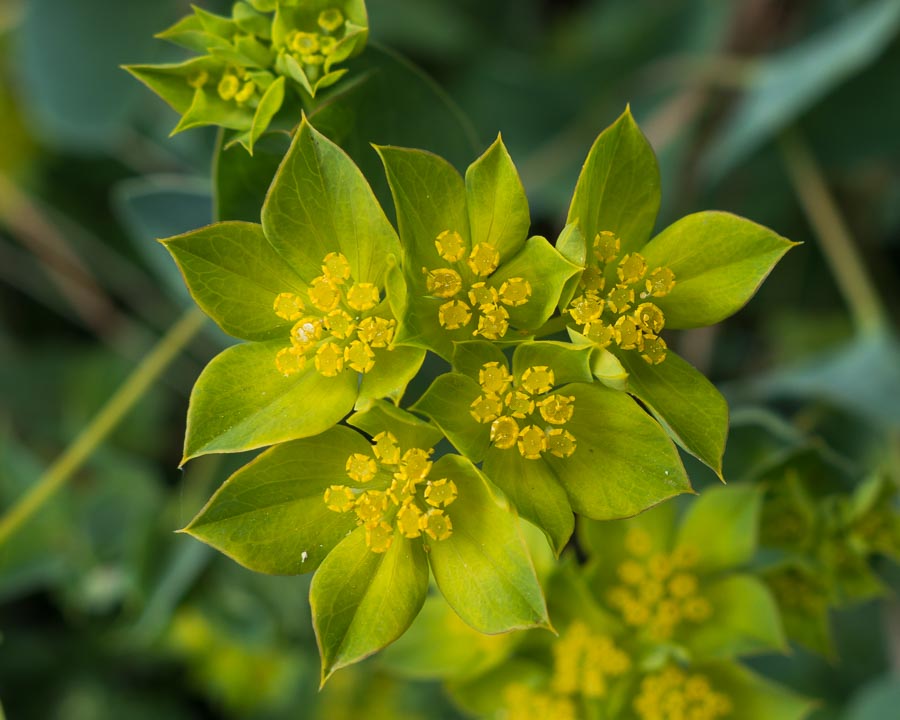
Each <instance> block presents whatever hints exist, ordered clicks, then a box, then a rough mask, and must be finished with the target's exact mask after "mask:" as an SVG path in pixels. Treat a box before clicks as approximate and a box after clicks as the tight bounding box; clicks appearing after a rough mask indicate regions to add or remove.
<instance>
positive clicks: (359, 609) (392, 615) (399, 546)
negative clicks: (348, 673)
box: [309, 527, 428, 684]
mask: <svg viewBox="0 0 900 720" xmlns="http://www.w3.org/2000/svg"><path fill="white" fill-rule="evenodd" d="M427 593H428V562H427V561H426V559H425V550H424V549H423V547H422V543H421V542H419V541H418V540H408V539H407V538H405V537H403V535H401V534H400V533H399V532H395V533H394V540H393V542H392V543H391V547H390V548H389V549H388V551H387V552H384V553H374V552H372V551H371V550H369V548H368V547H367V546H366V528H364V527H359V528H357V529H356V530H354V531H353V532H352V533H350V534H349V535H348V536H347V537H346V538H344V540H343V541H342V542H341V543H340V544H339V545H338V546H337V547H336V548H335V549H334V550H332V551H331V552H330V553H329V554H328V557H327V558H325V562H323V563H322V565H321V567H319V570H318V572H316V574H315V575H314V576H313V581H312V585H311V586H310V588H309V604H310V606H311V608H312V617H313V629H314V630H315V633H316V642H317V643H318V645H319V654H320V656H321V658H322V683H323V684H324V683H325V681H326V680H328V678H329V677H330V676H331V675H332V674H333V673H334V672H335V670H339V669H340V668H342V667H346V666H347V665H351V664H353V663H355V662H359V661H360V660H362V659H364V658H366V657H368V656H369V655H371V654H373V653H375V652H378V651H379V650H381V649H382V648H383V647H385V646H386V645H388V644H390V643H391V642H393V641H394V640H396V639H397V638H398V637H400V636H401V635H402V634H403V633H404V632H405V631H406V629H407V628H408V627H409V626H410V625H411V624H412V621H413V619H414V618H415V617H416V615H417V614H418V613H419V610H420V609H421V608H422V605H423V603H424V602H425V596H426V594H427Z"/></svg>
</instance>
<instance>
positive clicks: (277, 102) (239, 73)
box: [126, 0, 368, 154]
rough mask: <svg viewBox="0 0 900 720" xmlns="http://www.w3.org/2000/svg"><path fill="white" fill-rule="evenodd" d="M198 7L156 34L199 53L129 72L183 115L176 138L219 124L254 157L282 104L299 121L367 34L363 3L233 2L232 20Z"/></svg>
mask: <svg viewBox="0 0 900 720" xmlns="http://www.w3.org/2000/svg"><path fill="white" fill-rule="evenodd" d="M193 10H194V13H193V15H189V16H187V17H185V18H183V19H182V20H180V21H178V22H177V23H176V24H175V25H173V26H172V27H170V28H169V29H167V30H164V31H163V32H161V33H159V34H158V35H157V37H158V38H161V39H163V40H168V41H169V42H171V43H174V44H175V45H179V46H181V47H183V48H186V49H187V50H191V51H193V52H197V53H201V55H200V56H199V57H194V58H190V59H188V60H185V61H183V62H179V63H171V64H165V65H132V66H129V67H127V68H126V69H127V70H128V71H129V72H131V73H132V74H133V75H134V76H135V77H137V78H138V80H140V81H141V82H143V83H144V84H146V85H147V86H148V87H149V88H150V89H151V90H153V91H154V92H155V93H157V94H158V95H159V96H160V97H161V98H162V99H163V100H165V101H166V102H167V103H168V104H169V105H171V106H172V108H173V109H174V110H175V111H176V112H178V114H179V115H181V120H180V121H179V123H178V125H177V126H176V127H175V129H174V130H173V131H172V134H173V135H174V134H175V133H178V132H182V131H184V130H189V129H191V128H195V127H201V126H204V125H218V126H221V127H222V128H226V129H227V130H230V131H233V132H232V134H231V135H230V137H229V139H228V144H229V145H231V144H234V143H240V144H241V145H243V146H244V147H245V148H246V149H247V151H248V152H250V153H251V154H252V153H253V147H254V145H255V144H256V142H257V141H258V140H259V138H260V137H262V135H263V134H264V133H265V132H266V130H267V129H268V128H269V126H270V124H271V123H273V121H275V119H276V116H278V114H279V112H280V111H282V108H283V107H284V109H285V111H286V114H287V115H288V116H289V118H290V119H289V122H290V124H291V125H293V123H294V122H295V117H296V115H297V114H298V111H299V107H301V106H304V107H305V106H306V104H307V103H308V102H309V101H311V100H312V99H313V98H314V97H315V96H316V93H317V92H319V91H320V90H324V89H325V88H328V87H330V86H332V85H334V84H335V83H336V82H338V80H340V79H341V78H342V77H343V76H344V75H345V74H346V72H347V69H346V68H339V67H338V66H339V65H340V64H341V63H343V62H345V61H346V60H349V59H350V58H352V57H353V56H355V55H358V54H359V53H360V52H362V50H363V48H364V47H365V44H366V40H367V37H368V17H367V14H366V7H365V3H364V1H363V0H248V1H247V2H236V3H234V5H233V6H232V11H231V16H230V17H224V16H221V15H216V14H214V13H211V12H208V11H206V10H203V9H201V8H199V7H194V8H193ZM286 101H287V102H286ZM284 129H287V127H285V128H284Z"/></svg>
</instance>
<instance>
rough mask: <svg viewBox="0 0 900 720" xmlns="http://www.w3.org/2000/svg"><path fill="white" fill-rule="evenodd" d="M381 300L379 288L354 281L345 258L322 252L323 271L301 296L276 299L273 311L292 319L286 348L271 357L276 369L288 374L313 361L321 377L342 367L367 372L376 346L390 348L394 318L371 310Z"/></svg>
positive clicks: (340, 371)
mask: <svg viewBox="0 0 900 720" xmlns="http://www.w3.org/2000/svg"><path fill="white" fill-rule="evenodd" d="M380 302H381V292H380V291H379V289H378V287H376V286H375V285H373V284H372V283H365V282H363V283H357V282H353V278H352V277H351V276H350V263H348V262H347V258H346V257H344V256H343V255H342V254H341V253H329V254H328V255H326V256H325V258H324V259H323V260H322V275H320V276H319V277H317V278H315V279H314V280H313V281H312V282H311V283H310V284H309V289H308V290H307V292H306V296H305V298H304V297H303V296H301V295H298V294H296V293H289V292H285V293H281V294H280V295H278V296H277V297H276V298H275V303H274V309H275V314H276V315H278V317H280V318H281V319H282V320H289V321H292V322H294V326H293V327H292V328H291V345H290V347H286V348H283V349H282V350H279V351H278V354H277V355H276V356H275V366H276V367H277V368H278V371H279V372H280V373H282V374H283V375H285V376H288V377H289V376H291V375H295V374H296V373H299V372H301V371H302V370H304V369H305V368H306V365H307V363H309V362H310V361H311V362H312V363H313V364H314V366H315V368H316V371H317V372H318V373H319V374H320V375H324V376H325V377H336V376H337V375H339V374H340V373H342V372H343V371H344V370H346V369H350V370H353V371H355V372H358V373H368V372H370V371H371V370H372V368H373V367H375V349H378V348H386V349H387V350H390V349H391V348H390V343H391V340H393V338H394V327H395V325H396V322H395V321H394V320H393V319H389V318H385V317H381V316H380V315H374V314H372V311H373V310H374V309H375V308H376V306H377V305H378V304H379V303H380Z"/></svg>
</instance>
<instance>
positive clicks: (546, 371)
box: [413, 342, 690, 553]
mask: <svg viewBox="0 0 900 720" xmlns="http://www.w3.org/2000/svg"><path fill="white" fill-rule="evenodd" d="M591 352H592V349H591V348H590V347H587V346H576V345H572V344H570V343H556V342H532V343H528V344H525V345H520V346H518V347H517V348H516V350H515V352H514V353H513V358H512V369H511V370H510V367H509V364H508V363H507V360H506V358H505V356H504V354H503V353H502V352H501V351H500V350H499V349H498V348H497V347H496V346H494V345H491V344H489V343H485V342H467V343H460V344H457V346H456V353H455V355H454V359H453V366H454V372H453V373H448V374H446V375H442V376H441V377H439V378H438V379H437V380H436V381H435V382H434V383H433V384H432V385H431V387H430V388H429V389H428V391H427V392H426V393H425V395H424V396H423V397H422V398H421V399H420V400H419V401H418V402H417V403H416V405H414V406H413V409H414V410H416V411H418V412H421V413H423V414H424V415H426V416H428V417H429V418H430V419H431V420H432V421H433V422H434V423H435V424H436V425H437V426H438V427H440V428H441V430H442V431H443V432H444V434H445V435H446V436H447V438H448V439H449V440H450V442H452V443H453V444H454V446H455V447H456V448H457V449H458V450H459V451H460V452H461V453H463V454H464V455H465V456H466V457H468V458H469V459H470V460H472V461H473V462H482V461H483V468H484V471H485V473H486V474H487V475H488V477H490V478H491V479H492V480H493V481H494V483H496V484H497V485H498V486H499V487H500V488H501V489H502V490H503V491H504V492H505V493H506V494H507V495H508V496H509V497H510V499H511V500H512V501H513V503H514V504H515V505H516V507H517V508H518V510H519V512H520V513H521V514H522V516H523V517H525V518H527V519H528V520H530V521H531V522H533V523H535V524H536V525H538V526H539V527H541V528H542V529H543V530H544V531H545V532H546V534H547V537H548V538H549V540H550V542H551V545H552V546H553V547H554V549H555V550H556V552H557V553H559V552H560V551H561V550H562V548H563V547H564V546H565V544H566V542H567V541H568V539H569V537H570V536H571V534H572V530H573V527H574V519H573V516H572V511H573V510H574V511H575V512H578V513H580V514H583V515H585V516H586V517H592V518H598V519H611V518H617V517H627V516H630V515H634V514H636V513H639V512H641V511H642V510H644V509H646V508H648V507H650V506H651V505H655V504H656V503H658V502H661V501H662V500H665V499H667V498H670V497H672V496H674V495H677V494H679V493H682V492H688V491H690V483H689V481H688V479H687V476H686V475H685V472H684V467H683V466H682V464H681V460H680V459H679V457H678V451H677V450H676V449H675V446H674V445H673V444H672V442H671V441H670V440H669V438H668V437H667V436H666V434H665V432H664V431H663V430H662V428H661V427H660V426H659V424H658V423H657V422H656V421H654V420H653V418H651V417H650V416H649V415H647V413H645V412H644V411H643V410H641V408H640V407H638V405H637V404H636V403H635V402H634V401H632V400H631V398H629V397H628V396H627V395H625V394H624V393H621V392H618V391H615V390H611V389H609V388H607V387H605V386H604V385H602V384H601V383H599V382H597V381H595V380H594V378H593V377H592V375H591V366H590V358H591Z"/></svg>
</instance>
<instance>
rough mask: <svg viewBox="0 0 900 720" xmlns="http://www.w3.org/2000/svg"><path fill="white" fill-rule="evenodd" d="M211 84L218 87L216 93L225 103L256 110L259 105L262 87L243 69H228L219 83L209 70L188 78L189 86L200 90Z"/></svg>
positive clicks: (200, 71)
mask: <svg viewBox="0 0 900 720" xmlns="http://www.w3.org/2000/svg"><path fill="white" fill-rule="evenodd" d="M210 82H213V83H214V84H215V86H216V93H217V94H218V96H219V97H220V98H221V99H222V100H224V101H225V102H232V101H233V102H234V104H235V105H237V106H238V107H251V108H255V107H256V106H257V105H259V100H260V92H259V91H260V90H261V88H260V86H259V84H258V83H257V82H256V81H255V80H254V79H253V77H252V76H251V74H250V72H249V71H247V70H246V69H245V68H242V67H227V68H226V69H225V71H224V72H223V73H222V75H221V76H220V77H219V79H218V81H216V80H215V79H214V78H212V77H211V76H210V74H209V72H208V71H207V70H199V71H197V72H195V73H191V74H190V75H188V77H187V84H188V85H190V86H191V87H192V88H195V89H198V88H202V87H206V85H208V84H209V83H210Z"/></svg>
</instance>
